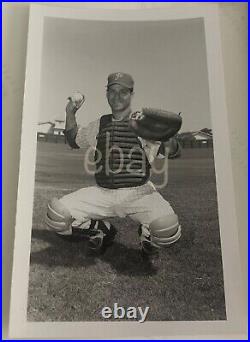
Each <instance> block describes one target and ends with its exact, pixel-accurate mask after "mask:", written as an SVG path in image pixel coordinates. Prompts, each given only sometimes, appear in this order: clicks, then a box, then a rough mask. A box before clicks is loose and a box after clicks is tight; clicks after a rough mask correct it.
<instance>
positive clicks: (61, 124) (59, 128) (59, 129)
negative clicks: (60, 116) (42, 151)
mask: <svg viewBox="0 0 250 342" xmlns="http://www.w3.org/2000/svg"><path fill="white" fill-rule="evenodd" d="M64 129H65V120H55V127H54V135H64V133H63V131H64Z"/></svg>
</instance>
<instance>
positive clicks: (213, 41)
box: [9, 3, 246, 339]
mask: <svg viewBox="0 0 250 342" xmlns="http://www.w3.org/2000/svg"><path fill="white" fill-rule="evenodd" d="M46 17H51V18H67V19H74V20H105V21H156V20H158V21H159V20H177V19H180V20H181V19H193V18H203V19H204V25H205V35H206V49H207V63H208V78H209V94H210V112H211V119H212V127H213V133H214V134H213V135H214V156H215V170H216V183H217V197H218V210H219V223H220V235H221V247H222V260H223V273H224V291H225V300H226V312H227V320H226V321H195V322H194V321H190V322H181V321H180V322H177V321H175V322H145V323H144V324H137V323H135V322H44V323H38V322H27V298H28V281H29V267H30V245H31V229H32V213H33V200H34V184H35V166H36V145H37V138H36V125H37V119H38V115H39V98H40V96H39V95H40V83H41V82H40V80H41V62H42V60H41V56H42V42H43V23H44V19H45V18H46ZM220 39H221V38H220V26H219V12H218V7H217V5H216V4H205V3H198V4H194V3H193V4H192V5H191V4H184V3H181V4H178V3H173V4H172V5H171V7H170V8H168V9H145V10H144V9H140V10H107V9H105V10H97V9H93V10H92V9H84V10H82V9H79V8H76V9H72V8H59V7H51V6H49V7H47V6H45V5H31V8H30V20H29V34H28V48H27V61H26V63H27V64H26V65H27V66H26V78H25V93H24V107H23V121H22V137H21V152H20V169H19V185H18V196H17V214H16V227H15V243H14V259H13V273H12V288H11V307H10V329H9V332H10V337H11V338H47V339H48V338H50V339H53V338H61V339H83V338H84V339H92V338H100V339H114V338H122V339H131V338H133V339H134V338H136V339H150V338H154V339H156V338H158V339H167V338H171V339H204V338H206V339H212V338H228V337H230V338H232V337H233V338H235V339H236V338H239V337H242V336H243V334H244V329H245V326H246V317H244V311H243V302H242V301H243V300H244V298H243V296H242V294H243V291H242V276H241V267H240V254H239V242H238V232H237V220H236V211H235V196H234V186H233V175H232V162H231V155H230V140H229V127H228V117H227V108H226V102H225V88H224V73H223V62H222V49H221V40H220ZM225 170H226V172H225Z"/></svg>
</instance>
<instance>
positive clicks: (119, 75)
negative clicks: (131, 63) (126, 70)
mask: <svg viewBox="0 0 250 342" xmlns="http://www.w3.org/2000/svg"><path fill="white" fill-rule="evenodd" d="M121 77H122V73H121V72H117V73H116V74H115V81H117V80H118V79H119V78H121Z"/></svg>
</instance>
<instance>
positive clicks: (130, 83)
mask: <svg viewBox="0 0 250 342" xmlns="http://www.w3.org/2000/svg"><path fill="white" fill-rule="evenodd" d="M113 84H120V85H121V86H124V87H126V88H129V89H133V87H134V80H133V78H132V76H131V75H129V74H126V73H124V72H114V73H112V74H110V75H109V76H108V84H107V87H110V86H111V85H113Z"/></svg>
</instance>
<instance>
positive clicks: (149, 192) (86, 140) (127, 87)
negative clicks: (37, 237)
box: [46, 72, 181, 256]
mask: <svg viewBox="0 0 250 342" xmlns="http://www.w3.org/2000/svg"><path fill="white" fill-rule="evenodd" d="M133 87H134V81H133V79H132V77H131V76H130V75H129V74H126V73H122V72H117V73H113V74H110V75H109V76H108V84H107V93H106V95H107V100H108V103H109V105H110V107H111V110H112V114H107V115H103V116H101V117H100V118H99V119H98V120H96V121H93V122H91V123H90V124H89V125H88V126H87V127H85V128H83V127H79V126H77V122H76V118H75V114H76V111H77V110H78V109H79V108H80V107H81V105H82V104H83V102H84V100H85V99H84V96H83V95H81V94H80V93H78V94H77V93H76V94H75V95H73V96H71V97H70V98H69V99H68V103H67V107H66V127H65V135H66V138H67V141H68V144H69V145H70V146H71V147H72V148H81V147H86V144H89V145H90V146H92V147H94V149H95V167H96V171H95V179H96V183H97V185H96V186H90V187H86V188H82V189H80V190H78V191H75V192H73V193H71V194H68V195H66V196H63V197H62V198H60V199H57V198H53V199H52V200H51V201H50V202H49V203H48V211H47V216H46V223H47V225H48V226H49V228H50V229H51V230H54V231H55V232H56V233H58V234H60V235H62V236H64V237H66V238H69V239H74V238H75V237H76V238H79V236H80V237H84V238H87V240H88V245H89V248H90V249H92V250H95V251H98V252H100V251H104V250H105V248H106V247H107V246H108V245H109V244H111V243H112V242H113V240H114V237H115V234H116V229H115V227H113V226H112V225H111V224H110V223H109V218H112V217H126V216H129V217H130V218H131V219H132V220H134V221H135V222H137V223H138V224H139V229H138V234H139V239H140V246H141V251H142V254H143V256H150V255H153V254H155V253H157V251H158V250H159V248H161V247H168V246H169V245H171V244H173V243H174V242H176V241H177V240H178V239H179V238H180V236H181V227H180V224H179V221H178V217H177V215H176V214H175V213H174V211H173V209H172V207H171V206H170V204H169V203H168V202H167V201H166V200H165V199H164V198H163V197H162V196H161V195H160V193H159V192H158V191H157V190H156V188H155V186H154V185H153V183H152V182H151V181H150V180H149V177H150V167H151V164H152V162H153V161H154V159H155V158H156V157H164V153H165V152H166V151H167V155H166V156H165V157H168V158H175V157H178V156H179V155H180V146H179V144H178V143H177V141H176V139H175V138H173V136H174V135H175V134H176V133H177V131H178V130H179V129H180V127H181V117H180V116H179V115H177V114H174V113H170V112H166V111H163V110H154V109H143V110H142V111H139V112H132V110H131V100H132V97H133ZM86 132H87V133H86ZM107 151H108V152H109V153H108V154H107ZM165 154H166V153H165Z"/></svg>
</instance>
